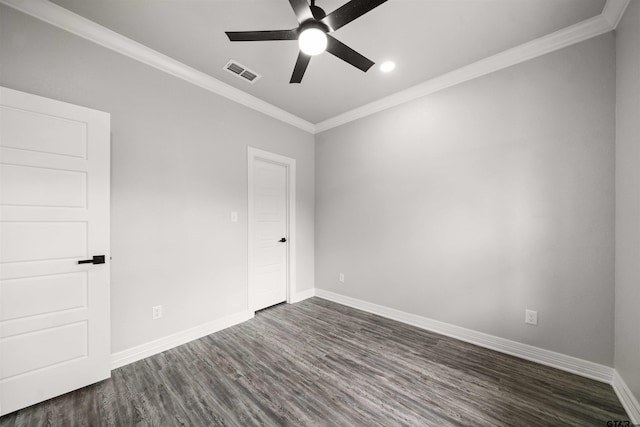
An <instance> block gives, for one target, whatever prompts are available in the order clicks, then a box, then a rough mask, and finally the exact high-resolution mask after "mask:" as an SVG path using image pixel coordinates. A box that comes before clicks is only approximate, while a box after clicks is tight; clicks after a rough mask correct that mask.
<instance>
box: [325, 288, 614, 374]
mask: <svg viewBox="0 0 640 427" xmlns="http://www.w3.org/2000/svg"><path fill="white" fill-rule="evenodd" d="M315 294H316V296H318V297H320V298H324V299H326V300H329V301H333V302H337V303H338V304H343V305H346V306H349V307H352V308H356V309H358V310H362V311H366V312H369V313H372V314H377V315H378V316H382V317H386V318H388V319H393V320H397V321H399V322H403V323H406V324H409V325H412V326H416V327H418V328H422V329H426V330H429V331H432V332H436V333H439V334H442V335H446V336H448V337H451V338H455V339H458V340H460V341H465V342H468V343H471V344H475V345H478V346H480V347H485V348H489V349H491V350H496V351H499V352H501V353H506V354H509V355H511V356H516V357H519V358H521V359H526V360H529V361H532V362H536V363H540V364H542V365H546V366H551V367H552V368H557V369H560V370H562V371H566V372H571V373H572V374H577V375H580V376H583V377H587V378H591V379H594V380H597V381H601V382H605V383H609V384H611V383H612V382H613V373H614V370H613V368H611V367H609V366H604V365H600V364H598V363H594V362H589V361H587V360H583V359H578V358H577V357H572V356H567V355H565V354H561V353H556V352H554V351H550V350H545V349H542V348H539V347H534V346H531V345H528V344H522V343H519V342H516V341H511V340H508V339H505V338H500V337H496V336H493V335H489V334H485V333H482V332H477V331H474V330H471V329H466V328H463V327H460V326H455V325H451V324H449V323H444V322H440V321H437V320H433V319H429V318H427V317H422V316H418V315H416V314H411V313H407V312H404V311H400V310H396V309H393V308H389V307H385V306H382V305H378V304H373V303H370V302H367V301H362V300H359V299H356V298H351V297H348V296H345V295H341V294H337V293H334V292H330V291H325V290H323V289H317V288H316V291H315Z"/></svg>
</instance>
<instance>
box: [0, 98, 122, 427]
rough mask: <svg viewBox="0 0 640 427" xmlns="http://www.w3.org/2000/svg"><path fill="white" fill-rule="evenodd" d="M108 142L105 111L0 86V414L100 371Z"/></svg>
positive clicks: (106, 366)
mask: <svg viewBox="0 0 640 427" xmlns="http://www.w3.org/2000/svg"><path fill="white" fill-rule="evenodd" d="M109 143H110V118H109V115H108V114H107V113H103V112H99V111H95V110H91V109H88V108H84V107H79V106H75V105H71V104H67V103H63V102H59V101H54V100H50V99H46V98H42V97H38V96H34V95H30V94H26V93H22V92H18V91H14V90H10V89H6V88H0V415H3V414H7V413H10V412H13V411H15V410H18V409H21V408H24V407H26V406H29V405H32V404H34V403H37V402H40V401H43V400H46V399H49V398H51V397H54V396H57V395H60V394H64V393H66V392H68V391H71V390H75V389H77V388H80V387H84V386H86V385H88V384H91V383H94V382H97V381H100V380H103V379H105V378H108V377H109V376H110V360H109V359H110V340H111V337H110V320H109V297H110V291H109V197H110V195H109V155H110V153H109V149H110V148H109ZM94 255H105V263H104V264H93V263H83V264H79V263H78V262H79V261H84V260H88V259H93V256H94ZM96 260H97V261H99V259H96Z"/></svg>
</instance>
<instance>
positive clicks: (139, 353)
mask: <svg viewBox="0 0 640 427" xmlns="http://www.w3.org/2000/svg"><path fill="white" fill-rule="evenodd" d="M252 317H253V313H251V312H249V311H242V312H240V313H236V314H232V315H229V316H226V317H223V318H221V319H217V320H214V321H212V322H208V323H204V324H202V325H199V326H196V327H194V328H190V329H187V330H184V331H181V332H177V333H175V334H171V335H168V336H166V337H164V338H160V339H157V340H154V341H150V342H148V343H146V344H142V345H138V346H135V347H132V348H128V349H126V350H123V351H119V352H117V353H113V354H112V355H111V369H117V368H120V367H122V366H125V365H128V364H129V363H133V362H137V361H138V360H142V359H144V358H147V357H149V356H153V355H154V354H158V353H162V352H163V351H167V350H169V349H172V348H174V347H177V346H179V345H182V344H186V343H188V342H189V341H193V340H197V339H198V338H202V337H205V336H207V335H209V334H212V333H214V332H218V331H221V330H223V329H226V328H228V327H230V326H234V325H237V324H239V323H242V322H245V321H247V320H249V319H251V318H252Z"/></svg>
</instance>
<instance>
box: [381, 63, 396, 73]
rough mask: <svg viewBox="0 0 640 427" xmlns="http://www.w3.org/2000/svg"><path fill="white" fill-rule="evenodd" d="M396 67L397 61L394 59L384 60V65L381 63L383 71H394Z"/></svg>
mask: <svg viewBox="0 0 640 427" xmlns="http://www.w3.org/2000/svg"><path fill="white" fill-rule="evenodd" d="M394 68H396V63H395V62H393V61H387V62H383V63H382V65H380V71H382V72H383V73H388V72H389V71H393V69H394Z"/></svg>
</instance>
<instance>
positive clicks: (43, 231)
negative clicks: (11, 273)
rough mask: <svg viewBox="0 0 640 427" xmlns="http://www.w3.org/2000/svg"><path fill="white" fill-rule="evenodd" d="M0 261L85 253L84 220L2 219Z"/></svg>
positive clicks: (85, 229) (78, 255)
mask: <svg viewBox="0 0 640 427" xmlns="http://www.w3.org/2000/svg"><path fill="white" fill-rule="evenodd" d="M0 236H2V241H1V242H0V262H2V263H5V262H23V261H39V260H50V259H61V258H84V257H86V256H87V223H86V222H3V223H1V224H0Z"/></svg>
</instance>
